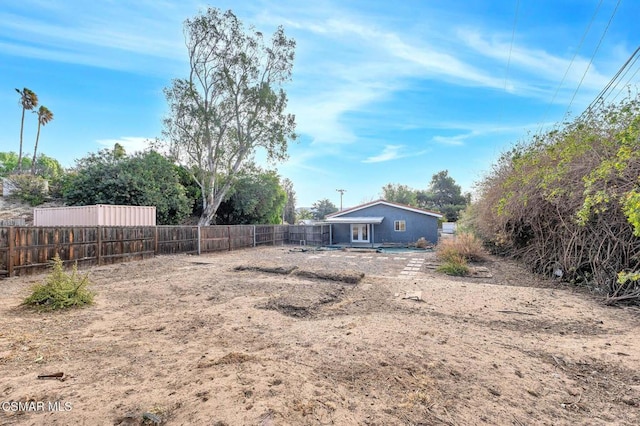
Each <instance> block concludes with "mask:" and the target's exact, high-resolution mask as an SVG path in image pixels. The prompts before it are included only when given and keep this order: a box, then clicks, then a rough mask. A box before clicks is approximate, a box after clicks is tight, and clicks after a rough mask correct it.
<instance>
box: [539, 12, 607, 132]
mask: <svg viewBox="0 0 640 426" xmlns="http://www.w3.org/2000/svg"><path fill="white" fill-rule="evenodd" d="M603 1H604V0H600V2H599V3H598V6H597V7H596V10H595V11H594V12H593V15H591V20H590V21H589V24H588V25H587V28H586V29H585V31H584V33H583V34H582V38H581V39H580V43H579V44H578V47H577V48H576V51H575V52H574V54H573V57H572V58H571V62H569V66H568V67H567V70H566V71H565V72H564V75H563V76H562V80H560V84H558V87H557V88H556V91H555V93H554V94H553V98H551V102H549V104H548V105H547V109H546V110H545V112H544V115H543V116H542V121H541V122H540V128H539V129H538V133H542V127H543V126H544V122H545V121H546V119H547V115H548V113H549V109H551V105H553V102H554V101H555V100H556V97H557V96H558V93H559V92H560V88H561V87H562V84H563V83H564V81H565V79H566V78H567V75H569V70H570V69H571V67H572V66H573V62H574V61H575V59H576V56H578V53H579V52H580V49H581V48H582V45H583V44H584V41H585V39H586V38H587V34H589V31H590V30H591V25H593V21H595V19H596V16H597V15H598V12H599V11H600V6H602V2H603Z"/></svg>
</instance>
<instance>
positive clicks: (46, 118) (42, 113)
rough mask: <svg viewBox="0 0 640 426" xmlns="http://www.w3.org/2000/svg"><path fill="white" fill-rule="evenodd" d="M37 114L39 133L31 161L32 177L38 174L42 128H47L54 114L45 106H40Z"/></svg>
mask: <svg viewBox="0 0 640 426" xmlns="http://www.w3.org/2000/svg"><path fill="white" fill-rule="evenodd" d="M34 112H35V111H34ZM36 114H38V133H37V134H36V144H35V146H34V147H33V160H32V161H31V174H32V175H35V174H36V153H37V152H38V141H39V140H40V126H45V125H46V124H47V123H48V122H50V121H51V120H53V113H52V112H51V110H49V108H47V107H46V106H44V105H40V108H39V109H38V112H37V113H36Z"/></svg>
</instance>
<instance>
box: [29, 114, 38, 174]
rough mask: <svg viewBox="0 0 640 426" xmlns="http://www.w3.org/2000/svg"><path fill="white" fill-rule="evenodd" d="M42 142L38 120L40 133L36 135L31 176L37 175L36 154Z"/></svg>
mask: <svg viewBox="0 0 640 426" xmlns="http://www.w3.org/2000/svg"><path fill="white" fill-rule="evenodd" d="M39 140H40V120H38V133H37V134H36V144H35V145H34V147H33V160H32V161H31V174H32V175H35V174H36V153H37V152H38V141H39Z"/></svg>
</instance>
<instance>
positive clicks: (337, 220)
mask: <svg viewBox="0 0 640 426" xmlns="http://www.w3.org/2000/svg"><path fill="white" fill-rule="evenodd" d="M383 220H384V216H379V217H373V216H371V217H367V216H364V217H356V216H349V217H327V218H326V219H325V221H326V222H329V223H371V224H374V225H379V224H381V223H382V221H383Z"/></svg>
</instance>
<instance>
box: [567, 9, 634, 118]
mask: <svg viewBox="0 0 640 426" xmlns="http://www.w3.org/2000/svg"><path fill="white" fill-rule="evenodd" d="M621 1H622V0H618V2H617V3H616V7H615V8H614V9H613V13H612V14H611V18H609V22H607V26H606V27H605V29H604V32H603V33H602V37H600V40H599V41H598V45H597V46H596V48H595V50H594V51H593V55H591V59H590V60H589V63H588V64H587V68H586V69H585V70H584V74H582V78H581V79H580V83H578V87H576V90H575V92H573V96H572V97H571V102H569V106H568V107H567V111H566V112H565V117H566V116H567V115H568V114H569V111H570V110H571V105H573V101H574V100H575V99H576V95H577V94H578V90H580V86H582V82H583V81H584V79H585V77H586V76H587V73H588V72H589V68H591V64H592V63H593V59H594V58H595V57H596V54H597V53H598V50H599V49H600V45H601V44H602V41H603V40H604V37H605V35H607V31H609V26H611V22H612V21H613V18H614V16H616V12H617V11H618V7H619V6H620V2H621Z"/></svg>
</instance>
